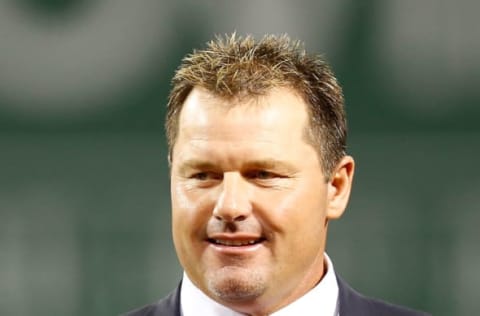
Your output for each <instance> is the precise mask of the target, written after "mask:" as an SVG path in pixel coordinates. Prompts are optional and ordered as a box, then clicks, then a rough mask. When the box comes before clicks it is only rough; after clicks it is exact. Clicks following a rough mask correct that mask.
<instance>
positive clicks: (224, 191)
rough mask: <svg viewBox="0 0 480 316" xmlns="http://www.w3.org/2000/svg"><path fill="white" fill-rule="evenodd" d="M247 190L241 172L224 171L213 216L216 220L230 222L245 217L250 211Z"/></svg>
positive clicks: (241, 219) (250, 206)
mask: <svg viewBox="0 0 480 316" xmlns="http://www.w3.org/2000/svg"><path fill="white" fill-rule="evenodd" d="M248 191H249V190H248V185H247V183H246V181H245V180H244V179H243V177H242V175H241V174H239V173H236V172H226V173H224V176H223V181H222V186H221V191H220V193H219V195H218V197H217V200H216V202H215V207H214V209H213V216H214V217H215V218H216V219H218V220H221V221H224V222H230V223H231V222H237V221H243V220H245V219H247V217H248V216H249V215H250V214H251V212H252V205H251V203H250V198H249V192H248Z"/></svg>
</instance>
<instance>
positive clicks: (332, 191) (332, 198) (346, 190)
mask: <svg viewBox="0 0 480 316" xmlns="http://www.w3.org/2000/svg"><path fill="white" fill-rule="evenodd" d="M354 170H355V161H354V160H353V158H352V157H351V156H345V157H343V158H342V159H341V160H340V162H339V163H338V164H337V167H336V168H335V170H334V172H333V173H332V176H331V177H330V180H329V181H328V184H327V185H328V189H327V190H328V192H327V194H328V195H327V198H328V207H327V219H337V218H339V217H340V216H342V214H343V212H344V211H345V209H346V207H347V204H348V199H349V197H350V191H351V188H352V181H353V174H354Z"/></svg>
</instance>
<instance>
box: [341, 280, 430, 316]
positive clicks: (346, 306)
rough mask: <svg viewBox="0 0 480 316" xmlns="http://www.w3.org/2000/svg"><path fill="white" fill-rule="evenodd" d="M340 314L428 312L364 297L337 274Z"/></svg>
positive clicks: (403, 315) (413, 315)
mask: <svg viewBox="0 0 480 316" xmlns="http://www.w3.org/2000/svg"><path fill="white" fill-rule="evenodd" d="M337 280H338V288H339V311H340V316H350V315H352V316H353V315H354V316H384V315H389V316H428V315H429V314H427V313H424V312H420V311H415V310H413V309H410V308H407V307H403V306H399V305H394V304H390V303H387V302H384V301H381V300H378V299H374V298H369V297H365V296H363V295H362V294H360V293H358V292H357V291H355V290H354V289H352V288H351V287H350V286H349V285H348V284H347V283H346V282H345V281H344V280H342V279H341V278H340V277H338V276H337Z"/></svg>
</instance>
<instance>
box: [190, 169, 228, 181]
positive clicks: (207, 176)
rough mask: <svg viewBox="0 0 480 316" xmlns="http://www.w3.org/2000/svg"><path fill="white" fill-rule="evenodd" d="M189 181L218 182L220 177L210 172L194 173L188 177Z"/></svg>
mask: <svg viewBox="0 0 480 316" xmlns="http://www.w3.org/2000/svg"><path fill="white" fill-rule="evenodd" d="M190 178H191V179H194V180H198V181H207V180H218V179H221V176H220V175H218V174H216V173H214V172H210V171H202V172H196V173H194V174H192V175H191V176H190Z"/></svg>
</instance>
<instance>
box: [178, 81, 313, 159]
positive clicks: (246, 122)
mask: <svg viewBox="0 0 480 316" xmlns="http://www.w3.org/2000/svg"><path fill="white" fill-rule="evenodd" d="M307 121H308V114H307V110H306V105H305V103H304V101H303V99H302V98H301V97H299V96H298V95H297V94H296V93H294V92H293V91H292V90H290V89H287V88H279V89H276V90H272V91H270V93H269V94H267V95H265V96H262V97H258V98H254V99H253V98H250V99H241V100H238V99H237V100H229V99H225V98H219V97H216V96H214V95H212V94H211V93H209V92H208V91H206V90H202V89H194V90H193V91H192V93H191V94H190V95H189V97H188V98H187V100H186V101H185V103H184V107H183V109H182V112H181V113H180V120H179V133H178V137H177V141H176V143H175V145H174V148H173V152H174V153H173V157H172V158H173V160H177V162H179V160H180V161H181V160H186V159H193V158H196V157H202V159H205V158H206V157H208V159H209V160H222V161H225V160H228V161H245V160H249V159H274V158H282V159H285V160H292V159H297V158H302V157H300V156H299V157H296V156H297V155H302V154H303V155H307V154H308V155H313V156H314V158H315V160H316V159H317V157H316V152H315V150H314V149H313V147H312V146H311V145H310V144H309V143H307V142H306V141H305V134H306V133H305V130H306V128H305V127H306V125H307Z"/></svg>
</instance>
